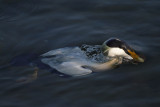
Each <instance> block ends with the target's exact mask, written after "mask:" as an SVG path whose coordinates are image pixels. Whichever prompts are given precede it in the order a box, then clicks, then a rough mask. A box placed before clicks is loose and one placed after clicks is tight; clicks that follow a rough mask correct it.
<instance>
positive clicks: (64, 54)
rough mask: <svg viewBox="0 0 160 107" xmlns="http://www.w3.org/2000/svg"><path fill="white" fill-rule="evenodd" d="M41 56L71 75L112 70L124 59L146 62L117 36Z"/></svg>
mask: <svg viewBox="0 0 160 107" xmlns="http://www.w3.org/2000/svg"><path fill="white" fill-rule="evenodd" d="M41 56H42V59H41V61H42V62H43V63H45V64H47V65H49V66H50V67H51V68H54V69H56V70H57V71H59V72H61V73H64V74H67V75H70V76H82V75H86V74H90V73H92V72H99V71H106V70H110V69H112V68H114V67H115V66H117V65H120V64H122V62H123V61H124V59H125V60H128V61H131V60H134V61H136V62H144V59H143V58H141V57H140V56H139V55H137V54H136V52H135V51H134V50H133V49H132V48H131V47H130V46H128V45H127V43H125V42H124V41H121V40H119V39H116V38H111V39H109V40H107V41H105V42H104V43H103V44H102V45H95V46H91V45H82V46H81V47H66V48H60V49H55V50H52V51H49V52H47V53H45V54H43V55H41Z"/></svg>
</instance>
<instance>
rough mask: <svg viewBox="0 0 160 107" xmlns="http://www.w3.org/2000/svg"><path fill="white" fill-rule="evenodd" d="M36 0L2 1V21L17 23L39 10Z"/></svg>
mask: <svg viewBox="0 0 160 107" xmlns="http://www.w3.org/2000/svg"><path fill="white" fill-rule="evenodd" d="M37 7H38V6H37V4H36V1H35V0H14V1H13V0H2V1H0V21H15V20H17V19H18V18H19V17H22V16H26V15H29V14H30V13H32V12H33V11H35V10H36V9H37Z"/></svg>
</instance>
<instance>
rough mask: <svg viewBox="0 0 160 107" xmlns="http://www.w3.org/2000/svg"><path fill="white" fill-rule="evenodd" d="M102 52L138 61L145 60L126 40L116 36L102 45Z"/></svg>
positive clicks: (110, 55)
mask: <svg viewBox="0 0 160 107" xmlns="http://www.w3.org/2000/svg"><path fill="white" fill-rule="evenodd" d="M102 52H103V54H104V55H105V56H108V57H117V56H118V57H122V58H125V59H128V60H134V61H136V62H144V59H143V58H141V57H140V56H139V55H138V54H137V53H136V52H135V51H134V49H132V48H131V47H130V46H129V45H128V44H127V43H126V42H124V41H121V40H119V39H116V38H111V39H109V40H107V41H105V42H104V43H103V45H102Z"/></svg>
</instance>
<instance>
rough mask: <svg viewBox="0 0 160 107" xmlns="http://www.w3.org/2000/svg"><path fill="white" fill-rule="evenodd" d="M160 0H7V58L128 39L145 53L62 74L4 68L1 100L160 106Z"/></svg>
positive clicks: (1, 32)
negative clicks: (132, 60)
mask: <svg viewBox="0 0 160 107" xmlns="http://www.w3.org/2000/svg"><path fill="white" fill-rule="evenodd" d="M159 11H160V1H159V0H0V64H1V65H8V64H9V62H10V60H11V59H13V58H14V57H16V56H19V55H22V54H37V55H40V54H43V53H45V52H47V51H49V50H53V49H57V48H62V47H67V46H80V45H82V44H84V43H85V44H91V45H94V44H95V45H97V44H101V43H103V42H104V41H105V40H106V39H108V38H110V37H117V38H120V39H123V40H126V41H127V42H128V43H130V45H132V47H134V48H135V49H136V50H138V51H140V52H141V53H143V54H144V56H145V57H146V61H145V63H143V64H138V65H132V64H126V65H122V66H121V67H119V68H117V69H114V70H110V71H108V72H103V73H95V74H91V75H87V76H84V77H78V78H74V77H71V78H61V77H59V76H58V75H56V74H53V73H50V72H48V70H47V69H39V70H38V78H37V79H36V80H34V81H32V82H19V81H21V80H22V78H27V77H29V76H31V75H32V74H33V72H34V71H35V70H36V68H35V67H34V66H30V65H24V66H9V67H7V68H4V69H1V70H0V107H22V106H23V107H28V106H29V107H159V106H160V85H159V83H160V66H159V64H160V61H159V60H160V14H159Z"/></svg>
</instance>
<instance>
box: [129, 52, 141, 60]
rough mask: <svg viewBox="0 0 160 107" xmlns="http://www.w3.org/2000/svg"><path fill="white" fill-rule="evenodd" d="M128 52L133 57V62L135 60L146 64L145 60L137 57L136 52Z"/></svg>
mask: <svg viewBox="0 0 160 107" xmlns="http://www.w3.org/2000/svg"><path fill="white" fill-rule="evenodd" d="M128 52H129V54H130V55H131V57H132V58H133V60H135V61H137V62H144V59H143V58H141V57H140V56H139V55H137V54H136V53H135V52H134V51H131V50H128Z"/></svg>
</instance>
